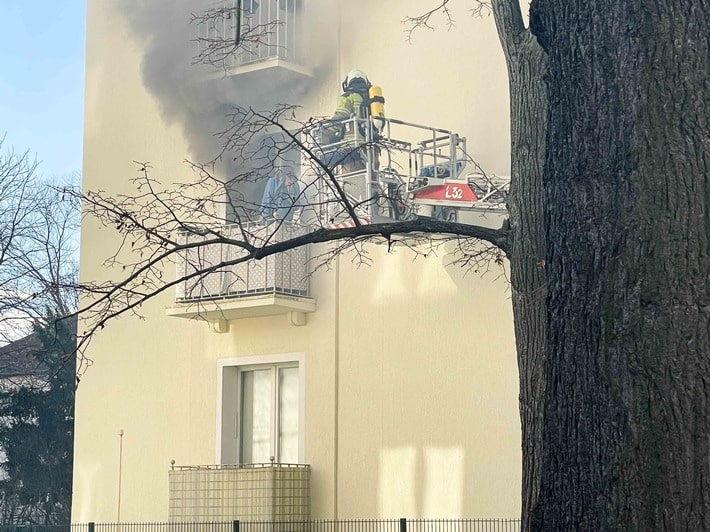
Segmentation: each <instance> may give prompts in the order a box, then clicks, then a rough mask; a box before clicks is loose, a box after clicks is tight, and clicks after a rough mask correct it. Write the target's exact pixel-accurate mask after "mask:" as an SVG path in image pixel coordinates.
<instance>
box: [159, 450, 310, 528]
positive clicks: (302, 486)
mask: <svg viewBox="0 0 710 532" xmlns="http://www.w3.org/2000/svg"><path fill="white" fill-rule="evenodd" d="M310 475H311V469H310V466H309V465H303V464H241V465H213V466H181V467H179V466H175V467H173V469H171V470H170V472H169V482H170V505H169V520H170V521H172V522H178V523H183V522H206V521H229V520H233V519H240V520H244V521H257V522H304V521H309V520H310V518H311V501H310Z"/></svg>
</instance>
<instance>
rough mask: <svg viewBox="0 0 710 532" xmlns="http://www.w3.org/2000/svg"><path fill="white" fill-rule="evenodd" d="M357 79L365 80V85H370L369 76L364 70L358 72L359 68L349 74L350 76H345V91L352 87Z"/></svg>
mask: <svg viewBox="0 0 710 532" xmlns="http://www.w3.org/2000/svg"><path fill="white" fill-rule="evenodd" d="M355 79H361V80H363V81H364V82H365V85H369V84H370V80H368V79H367V74H365V73H364V72H363V71H362V70H358V69H357V68H353V69H352V70H351V71H350V72H348V75H347V76H345V81H343V89H345V88H347V87H348V86H350V84H351V83H352V82H353V80H355Z"/></svg>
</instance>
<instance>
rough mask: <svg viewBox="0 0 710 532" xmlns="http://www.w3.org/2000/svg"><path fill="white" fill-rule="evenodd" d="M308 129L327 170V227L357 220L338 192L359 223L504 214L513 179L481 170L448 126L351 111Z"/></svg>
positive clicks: (495, 220)
mask: <svg viewBox="0 0 710 532" xmlns="http://www.w3.org/2000/svg"><path fill="white" fill-rule="evenodd" d="M344 131H346V132H349V134H344V133H343V132H344ZM305 135H306V137H307V138H306V145H307V146H309V149H310V150H311V152H312V154H314V155H315V156H316V158H317V159H318V163H319V166H320V167H321V169H327V170H328V175H327V176H325V178H324V179H319V180H318V192H317V194H318V199H317V204H318V205H320V206H321V211H320V216H321V217H322V218H323V220H322V222H323V223H324V225H326V226H330V227H344V226H348V225H353V224H354V221H353V219H352V214H351V211H349V210H348V209H346V208H345V205H344V203H345V202H343V201H342V195H343V194H345V197H346V198H347V200H348V203H349V204H350V206H351V207H352V210H353V211H354V212H355V214H356V215H357V218H358V221H359V222H360V223H361V224H370V223H382V222H392V221H403V220H411V219H414V218H416V217H428V218H434V219H438V220H444V221H450V222H459V223H467V224H471V225H481V226H485V227H491V228H499V227H501V226H502V225H503V223H504V221H505V219H506V218H507V216H508V213H507V210H506V204H505V201H506V197H507V194H508V189H509V183H510V178H508V177H499V176H493V175H489V174H487V173H485V172H484V171H483V170H482V169H481V168H480V167H479V166H478V165H477V164H476V163H475V162H474V161H473V159H472V158H471V157H470V156H469V155H468V153H467V151H466V139H465V138H464V137H461V136H460V135H458V134H456V133H453V132H451V131H447V130H444V129H438V128H434V127H431V126H424V125H419V124H414V123H411V122H405V121H402V120H397V119H394V118H385V117H368V118H365V119H359V118H356V117H351V118H349V119H346V120H340V121H333V120H320V121H318V122H316V124H315V125H314V126H312V127H309V128H307V129H306V130H305ZM333 178H334V179H335V181H336V183H337V184H336V183H334V182H333Z"/></svg>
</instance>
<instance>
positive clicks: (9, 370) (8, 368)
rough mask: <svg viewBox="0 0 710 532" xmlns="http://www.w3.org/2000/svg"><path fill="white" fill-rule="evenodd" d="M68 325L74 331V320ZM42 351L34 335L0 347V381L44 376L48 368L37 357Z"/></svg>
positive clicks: (40, 344)
mask: <svg viewBox="0 0 710 532" xmlns="http://www.w3.org/2000/svg"><path fill="white" fill-rule="evenodd" d="M68 323H69V326H70V327H73V328H74V330H76V318H70V319H69V320H68ZM42 350H43V347H42V342H41V341H40V339H39V337H38V336H37V335H36V334H35V333H32V334H28V335H27V336H25V337H24V338H20V339H19V340H15V341H14V342H10V343H9V344H7V345H5V346H2V347H0V379H7V378H10V377H30V376H36V377H41V376H46V375H47V374H48V373H49V368H48V367H47V366H46V365H45V364H44V363H43V362H42V361H41V360H40V359H39V356H38V355H39V354H40V353H41V352H42Z"/></svg>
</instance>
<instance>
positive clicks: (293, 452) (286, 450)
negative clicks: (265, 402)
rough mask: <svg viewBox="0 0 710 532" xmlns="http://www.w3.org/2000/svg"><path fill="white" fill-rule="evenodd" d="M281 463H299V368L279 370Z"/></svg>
mask: <svg viewBox="0 0 710 532" xmlns="http://www.w3.org/2000/svg"><path fill="white" fill-rule="evenodd" d="M278 435H279V441H278V447H279V462H281V463H284V464H297V463H298V368H280V369H279V432H278Z"/></svg>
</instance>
